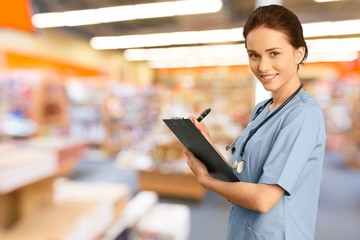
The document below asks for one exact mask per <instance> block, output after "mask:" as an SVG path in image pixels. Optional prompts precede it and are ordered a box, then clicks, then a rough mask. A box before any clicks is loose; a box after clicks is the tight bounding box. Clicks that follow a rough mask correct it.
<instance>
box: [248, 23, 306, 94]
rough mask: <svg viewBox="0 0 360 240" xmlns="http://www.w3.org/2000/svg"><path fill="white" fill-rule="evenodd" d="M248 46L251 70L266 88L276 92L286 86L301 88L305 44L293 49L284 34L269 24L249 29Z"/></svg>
mask: <svg viewBox="0 0 360 240" xmlns="http://www.w3.org/2000/svg"><path fill="white" fill-rule="evenodd" d="M246 45H247V52H248V56H249V64H250V68H251V71H252V72H253V73H254V75H255V76H256V78H257V79H259V81H260V82H261V83H262V85H263V86H264V88H265V89H266V90H268V91H272V92H273V93H274V92H276V91H278V90H280V89H283V87H284V89H287V88H288V87H289V88H291V87H293V86H295V85H296V86H297V87H298V85H299V76H298V71H297V66H298V64H299V63H300V62H301V60H302V59H303V57H304V47H300V48H299V49H294V47H293V46H292V45H290V43H289V41H288V38H287V36H286V35H285V34H284V33H282V32H280V31H277V30H273V29H270V28H266V27H258V28H255V29H254V30H252V31H251V32H249V34H248V35H247V38H246ZM293 84H294V85H293Z"/></svg>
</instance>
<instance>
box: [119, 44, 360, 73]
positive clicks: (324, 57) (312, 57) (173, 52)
mask: <svg viewBox="0 0 360 240" xmlns="http://www.w3.org/2000/svg"><path fill="white" fill-rule="evenodd" d="M307 44H308V47H309V56H308V59H307V62H344V61H353V60H355V59H357V57H358V52H359V51H360V38H343V39H317V40H307ZM124 57H125V59H126V60H128V61H148V62H149V65H150V67H152V68H179V67H199V66H229V65H247V64H248V56H247V52H246V49H245V46H244V44H234V45H215V46H196V47H173V48H153V49H127V50H125V51H124Z"/></svg>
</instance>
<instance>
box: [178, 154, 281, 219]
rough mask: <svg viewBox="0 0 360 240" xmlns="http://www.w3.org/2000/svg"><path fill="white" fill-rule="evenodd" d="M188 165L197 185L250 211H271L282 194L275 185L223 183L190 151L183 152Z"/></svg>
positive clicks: (279, 188)
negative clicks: (197, 182)
mask: <svg viewBox="0 0 360 240" xmlns="http://www.w3.org/2000/svg"><path fill="white" fill-rule="evenodd" d="M185 154H186V156H187V158H188V165H189V167H190V169H191V171H192V172H193V173H194V174H195V176H196V177H197V180H198V181H199V183H200V184H201V185H202V186H203V187H205V188H207V189H209V190H211V191H213V192H216V193H217V194H219V195H221V196H223V197H224V198H226V199H228V200H229V201H231V202H233V203H235V204H237V205H239V206H242V207H245V208H248V209H250V210H254V211H258V212H262V213H266V212H268V211H269V210H270V209H272V208H273V207H274V206H275V205H276V203H277V202H278V201H279V199H280V198H281V196H282V195H283V194H284V189H282V188H281V187H280V186H279V185H276V184H257V183H247V182H224V181H221V180H218V179H216V178H214V177H212V176H211V175H210V174H209V172H208V171H207V169H206V167H205V165H204V164H203V163H202V162H201V161H200V160H198V159H197V158H196V157H195V156H194V155H193V154H192V153H191V152H190V151H188V150H187V151H185Z"/></svg>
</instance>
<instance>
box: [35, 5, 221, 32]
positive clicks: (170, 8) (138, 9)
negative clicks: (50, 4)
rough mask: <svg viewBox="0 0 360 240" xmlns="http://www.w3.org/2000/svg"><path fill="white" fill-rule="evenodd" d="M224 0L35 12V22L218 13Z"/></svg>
mask: <svg viewBox="0 0 360 240" xmlns="http://www.w3.org/2000/svg"><path fill="white" fill-rule="evenodd" d="M222 5H223V4H222V1H221V0H206V3H205V4H204V1H203V0H183V1H170V2H158V3H146V4H138V5H127V6H117V7H107V8H98V9H88V10H79V11H67V12H53V13H39V14H34V15H33V17H32V23H33V24H34V26H35V27H37V28H51V27H62V26H79V25H89V24H99V23H107V22H119V21H130V20H135V19H146V18H160V17H170V16H176V15H191V14H204V13H213V12H218V11H220V9H221V8H222Z"/></svg>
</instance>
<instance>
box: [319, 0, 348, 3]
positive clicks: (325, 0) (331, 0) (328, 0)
mask: <svg viewBox="0 0 360 240" xmlns="http://www.w3.org/2000/svg"><path fill="white" fill-rule="evenodd" d="M340 1H344V0H314V2H317V3H325V2H340Z"/></svg>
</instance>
